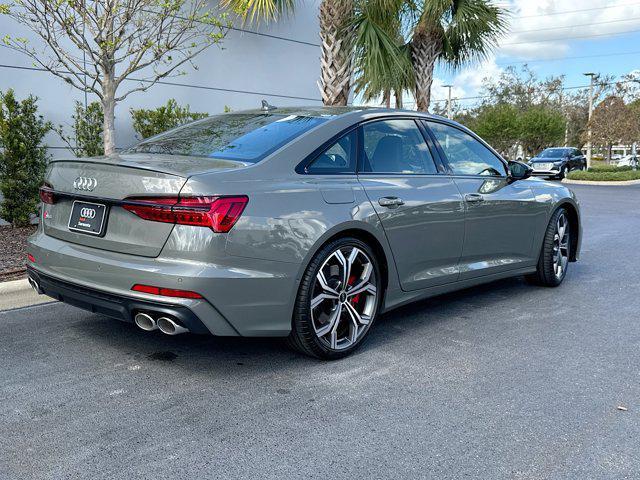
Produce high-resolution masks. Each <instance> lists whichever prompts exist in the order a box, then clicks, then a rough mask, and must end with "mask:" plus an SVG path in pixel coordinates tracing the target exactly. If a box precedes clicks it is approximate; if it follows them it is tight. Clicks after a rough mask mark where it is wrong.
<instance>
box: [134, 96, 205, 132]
mask: <svg viewBox="0 0 640 480" xmlns="http://www.w3.org/2000/svg"><path fill="white" fill-rule="evenodd" d="M130 111H131V117H132V118H133V129H134V130H135V131H136V133H137V134H138V137H140V139H145V138H149V137H152V136H154V135H157V134H159V133H162V132H166V131H167V130H171V129H172V128H175V127H178V126H180V125H183V124H185V123H188V122H191V121H193V120H198V119H200V118H205V117H208V116H209V114H207V113H197V112H191V110H190V109H189V105H186V106H184V107H181V106H180V105H178V102H176V101H175V100H174V99H173V98H172V99H169V100H168V101H167V104H166V105H163V106H161V107H158V108H155V109H153V110H148V109H138V110H136V109H133V108H132V109H131V110H130Z"/></svg>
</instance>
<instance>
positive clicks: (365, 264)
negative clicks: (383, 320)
mask: <svg viewBox="0 0 640 480" xmlns="http://www.w3.org/2000/svg"><path fill="white" fill-rule="evenodd" d="M376 282H377V278H376V273H375V269H374V266H373V262H372V261H371V259H370V258H369V257H368V255H367V254H366V253H365V252H364V251H363V250H361V249H359V248H357V247H355V246H342V247H340V248H338V249H336V250H335V251H333V252H332V253H331V254H330V255H329V256H328V257H327V259H326V260H325V261H324V263H323V264H322V266H321V267H320V269H319V270H318V273H317V274H316V278H315V282H314V286H313V293H312V298H311V304H310V309H311V320H312V323H313V329H314V331H315V334H316V336H317V337H318V339H319V340H320V341H321V342H322V343H323V344H324V345H325V346H326V347H328V348H330V349H331V350H344V349H346V348H349V347H351V346H352V345H354V344H356V343H357V342H358V340H359V339H361V338H362V337H363V336H364V335H365V334H366V332H367V330H368V329H369V326H370V325H371V321H372V320H373V316H374V315H375V311H376V302H377V291H378V290H377V286H376Z"/></svg>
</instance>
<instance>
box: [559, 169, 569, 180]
mask: <svg viewBox="0 0 640 480" xmlns="http://www.w3.org/2000/svg"><path fill="white" fill-rule="evenodd" d="M566 176H567V167H562V168H561V169H560V173H559V174H558V180H563V179H564V177H566Z"/></svg>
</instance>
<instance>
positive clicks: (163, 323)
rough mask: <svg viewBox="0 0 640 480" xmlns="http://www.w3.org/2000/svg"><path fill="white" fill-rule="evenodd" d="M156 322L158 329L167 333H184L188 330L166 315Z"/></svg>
mask: <svg viewBox="0 0 640 480" xmlns="http://www.w3.org/2000/svg"><path fill="white" fill-rule="evenodd" d="M156 323H157V325H158V328H159V329H160V331H161V332H162V333H166V334H167V335H179V334H181V333H186V332H188V331H189V329H188V328H186V327H183V326H182V325H180V324H179V323H177V322H176V321H175V320H172V319H170V318H168V317H160V318H159V319H158V321H157V322H156Z"/></svg>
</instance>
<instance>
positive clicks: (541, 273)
mask: <svg viewBox="0 0 640 480" xmlns="http://www.w3.org/2000/svg"><path fill="white" fill-rule="evenodd" d="M562 216H564V219H565V221H566V229H567V230H566V232H567V233H566V245H567V248H566V257H567V261H566V264H565V266H564V267H563V268H562V271H561V274H560V275H557V274H556V264H555V261H554V251H555V250H554V248H555V246H556V234H557V233H558V220H559V219H560V217H562ZM570 248H571V228H570V222H569V215H568V213H567V211H566V210H565V209H564V208H559V209H557V210H556V211H555V212H554V213H553V215H552V216H551V220H549V224H548V225H547V230H546V231H545V234H544V240H543V242H542V249H541V251H540V257H539V259H538V265H537V268H536V273H533V274H531V275H527V276H526V279H527V280H528V281H529V283H532V284H534V285H541V286H545V287H557V286H558V285H560V284H561V283H562V281H563V280H564V278H565V276H566V275H567V266H568V265H569V262H568V259H569V257H570V251H569V249H570Z"/></svg>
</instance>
